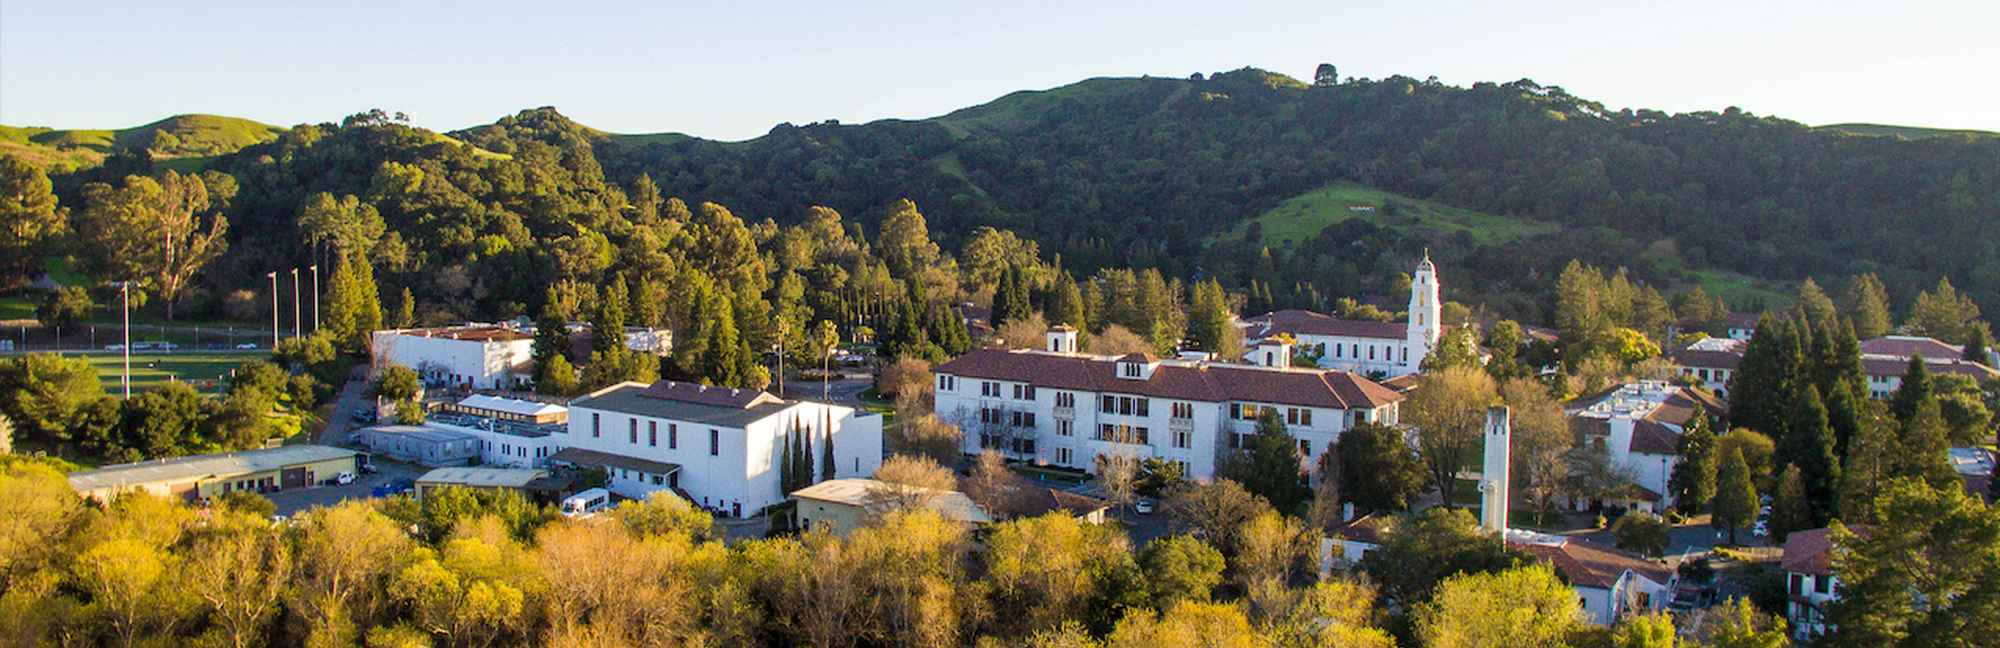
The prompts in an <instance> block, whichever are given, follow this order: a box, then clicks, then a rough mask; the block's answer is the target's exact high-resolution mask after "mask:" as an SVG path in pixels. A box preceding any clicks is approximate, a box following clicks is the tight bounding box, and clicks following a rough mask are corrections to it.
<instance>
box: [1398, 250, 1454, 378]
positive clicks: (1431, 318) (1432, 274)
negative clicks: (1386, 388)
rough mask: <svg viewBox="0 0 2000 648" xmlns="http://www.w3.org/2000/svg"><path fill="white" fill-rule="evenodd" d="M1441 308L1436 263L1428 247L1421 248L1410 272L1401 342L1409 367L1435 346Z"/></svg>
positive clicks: (1413, 367) (1417, 364) (1420, 361)
mask: <svg viewBox="0 0 2000 648" xmlns="http://www.w3.org/2000/svg"><path fill="white" fill-rule="evenodd" d="M1443 311H1444V304H1443V303H1441V302H1439V301H1438V280H1437V266H1435V265H1432V264H1431V251H1430V250H1424V260H1423V261H1422V262H1419V263H1418V264H1417V271H1416V273H1415V274H1412V275H1410V311H1409V326H1408V330H1407V332H1405V333H1404V339H1403V344H1404V345H1406V348H1408V349H1409V364H1408V367H1409V369H1408V370H1409V371H1411V372H1415V371H1416V370H1417V367H1421V366H1423V364H1424V358H1426V357H1428V356H1430V354H1431V349H1432V348H1434V347H1436V346H1437V343H1438V335H1439V333H1440V332H1441V331H1442V330H1443V328H1444V323H1443V322H1439V321H1438V317H1439V315H1441V314H1442V313H1443Z"/></svg>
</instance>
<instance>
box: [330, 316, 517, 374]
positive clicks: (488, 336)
mask: <svg viewBox="0 0 2000 648" xmlns="http://www.w3.org/2000/svg"><path fill="white" fill-rule="evenodd" d="M369 346H370V348H369V352H370V360H371V362H372V368H373V370H375V371H380V370H381V369H382V367H385V366H387V365H390V364H399V365H403V366H405V367H409V368H411V369H415V370H416V371H417V376H418V377H420V378H422V379H423V380H424V381H425V382H427V383H430V384H432V385H437V386H441V387H448V388H454V389H456V388H470V389H518V388H522V387H526V386H528V385H531V384H533V381H534V378H533V376H534V362H533V358H534V336H533V335H530V334H528V333H527V332H524V331H520V330H516V329H512V328H508V327H504V326H497V325H491V324H469V325H465V326H443V327H433V328H415V329H394V330H386V331H376V332H375V333H374V335H373V336H371V338H370V340H369Z"/></svg>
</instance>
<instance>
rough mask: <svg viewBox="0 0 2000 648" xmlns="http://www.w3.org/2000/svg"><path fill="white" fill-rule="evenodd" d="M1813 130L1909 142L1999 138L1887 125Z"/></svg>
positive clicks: (1966, 131)
mask: <svg viewBox="0 0 2000 648" xmlns="http://www.w3.org/2000/svg"><path fill="white" fill-rule="evenodd" d="M1813 130H1820V131H1834V132H1838V133H1846V134H1848V135H1861V136H1866V137H1895V138H1900V139H1911V140H1915V139H1930V138H1933V137H2000V133H1996V132H1993V131H1983V130H1971V129H1951V128H1924V127H1921V126H1891V125H1888V124H1828V125H1825V126H1814V127H1813Z"/></svg>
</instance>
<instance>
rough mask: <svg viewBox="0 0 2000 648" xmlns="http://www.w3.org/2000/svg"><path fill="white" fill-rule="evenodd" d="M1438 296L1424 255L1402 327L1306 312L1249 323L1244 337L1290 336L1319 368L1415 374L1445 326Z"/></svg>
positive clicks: (1431, 267)
mask: <svg viewBox="0 0 2000 648" xmlns="http://www.w3.org/2000/svg"><path fill="white" fill-rule="evenodd" d="M1443 310H1444V303H1443V302H1442V301H1440V299H1439V297H1438V277H1437V266H1435V265H1432V264H1431V257H1430V255H1429V254H1428V253H1427V254H1425V255H1424V260H1423V261H1422V262H1420V263H1418V264H1417V269H1416V272H1414V273H1411V275H1410V308H1409V310H1408V311H1407V314H1406V315H1405V319H1404V321H1402V322H1377V321H1373V320H1345V319H1339V318H1336V317H1333V316H1330V315H1324V314H1321V313H1315V312H1312V311H1305V310H1281V311H1276V312H1271V313H1265V314H1263V315H1260V316H1257V317H1254V318H1251V319H1250V320H1248V321H1247V322H1245V325H1244V335H1245V336H1247V337H1250V338H1252V339H1257V338H1271V337H1274V336H1277V335H1280V334H1284V335H1289V336H1291V337H1292V339H1294V340H1296V341H1297V343H1298V349H1299V350H1301V351H1305V352H1308V353H1310V354H1312V355H1315V356H1318V358H1319V366H1320V367H1322V368H1326V369H1340V370H1344V371H1352V372H1356V373H1361V374H1365V375H1371V376H1380V377H1382V378H1394V377H1397V376H1407V375H1410V374H1413V373H1417V371H1418V369H1419V368H1421V367H1422V366H1423V364H1424V358H1425V357H1426V356H1429V355H1430V352H1431V349H1434V348H1436V347H1437V343H1438V338H1439V336H1440V335H1442V333H1443V331H1444V326H1443V324H1442V323H1441V322H1439V321H1438V318H1439V317H1442V315H1443Z"/></svg>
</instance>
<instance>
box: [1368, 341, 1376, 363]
mask: <svg viewBox="0 0 2000 648" xmlns="http://www.w3.org/2000/svg"><path fill="white" fill-rule="evenodd" d="M1368 359H1369V360H1374V359H1375V345H1373V344H1370V345H1368Z"/></svg>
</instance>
